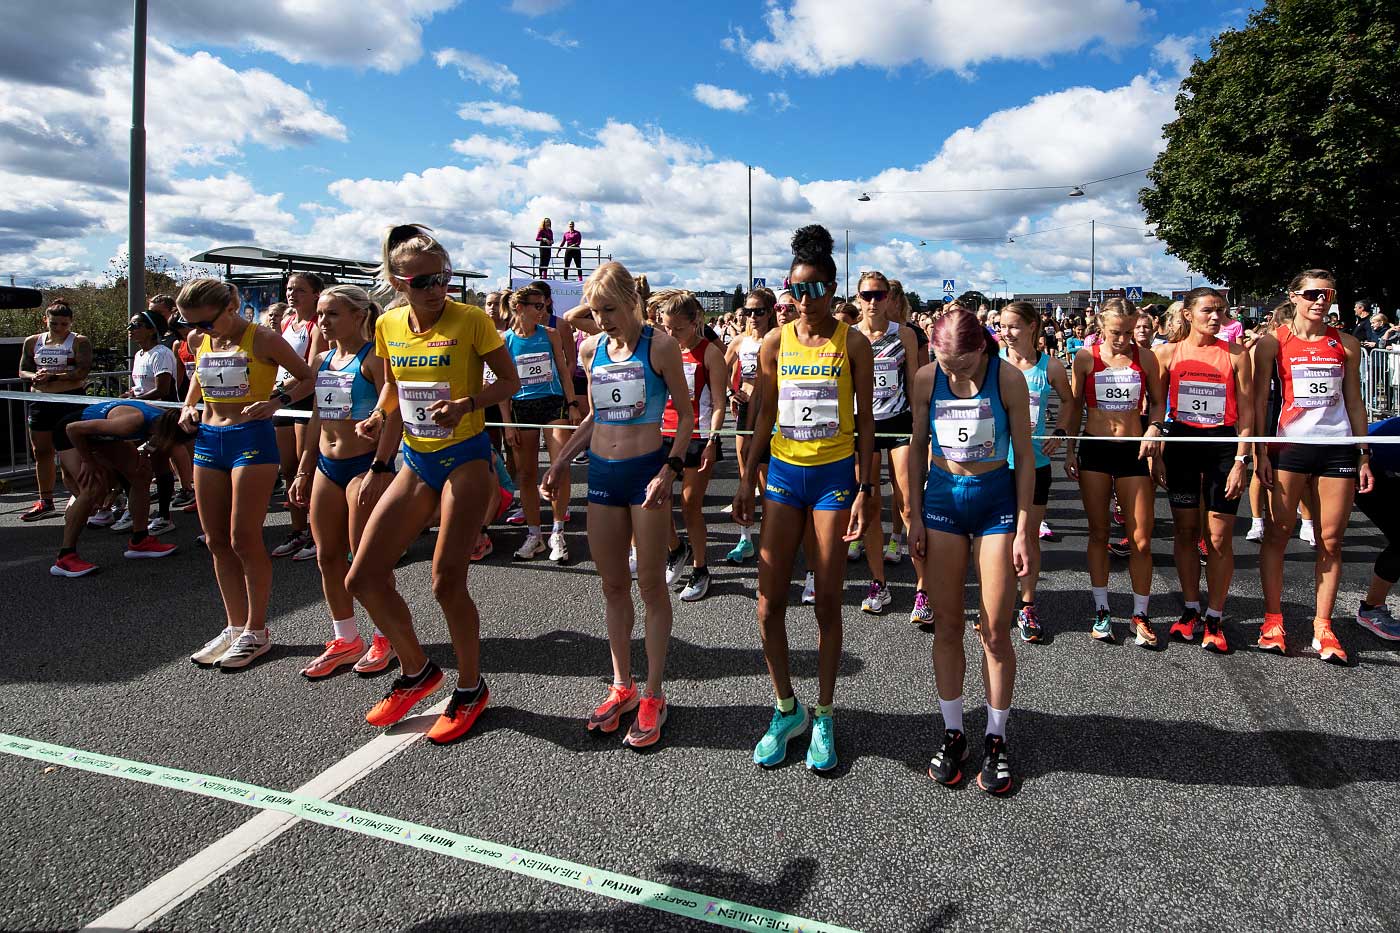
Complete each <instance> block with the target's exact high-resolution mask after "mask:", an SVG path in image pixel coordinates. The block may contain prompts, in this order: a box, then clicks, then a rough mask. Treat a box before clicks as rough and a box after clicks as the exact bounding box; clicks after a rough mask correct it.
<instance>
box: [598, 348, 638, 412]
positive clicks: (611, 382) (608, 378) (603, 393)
mask: <svg viewBox="0 0 1400 933" xmlns="http://www.w3.org/2000/svg"><path fill="white" fill-rule="evenodd" d="M592 379H593V417H594V419H595V420H597V421H602V422H617V421H631V420H632V419H633V418H637V417H640V416H641V415H642V414H643V413H645V412H646V408H647V400H646V377H645V374H644V373H643V372H642V364H641V363H640V362H639V361H637V360H627V361H626V362H623V363H608V364H606V365H604V366H595V367H594V368H593V376H592Z"/></svg>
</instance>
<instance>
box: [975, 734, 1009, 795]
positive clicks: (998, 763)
mask: <svg viewBox="0 0 1400 933" xmlns="http://www.w3.org/2000/svg"><path fill="white" fill-rule="evenodd" d="M985 747H986V751H985V752H984V753H983V758H982V773H981V774H979V775H977V786H978V787H980V788H982V789H983V790H984V791H986V792H987V793H989V794H1004V793H1006V792H1007V791H1009V790H1010V789H1011V759H1010V758H1009V757H1007V754H1006V739H1004V738H1002V737H1001V736H999V735H989V736H987V739H986V746H985Z"/></svg>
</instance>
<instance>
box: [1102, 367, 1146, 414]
mask: <svg viewBox="0 0 1400 933" xmlns="http://www.w3.org/2000/svg"><path fill="white" fill-rule="evenodd" d="M1094 401H1095V402H1096V403H1098V406H1099V407H1100V408H1102V409H1103V410H1104V411H1137V409H1138V406H1139V405H1140V404H1141V402H1142V375H1141V374H1140V373H1139V372H1138V371H1137V370H1135V369H1133V368H1132V367H1130V366H1120V367H1119V368H1117V369H1105V370H1104V371H1103V372H1098V373H1094Z"/></svg>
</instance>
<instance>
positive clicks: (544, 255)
mask: <svg viewBox="0 0 1400 933" xmlns="http://www.w3.org/2000/svg"><path fill="white" fill-rule="evenodd" d="M535 242H536V243H538V244H539V245H540V278H542V279H544V278H548V277H549V254H550V251H551V249H552V248H553V247H554V227H553V226H551V225H550V222H549V218H548V217H546V218H545V219H544V220H542V221H540V229H539V230H537V231H535ZM566 271H567V270H566Z"/></svg>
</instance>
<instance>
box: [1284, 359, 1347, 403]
mask: <svg viewBox="0 0 1400 933" xmlns="http://www.w3.org/2000/svg"><path fill="white" fill-rule="evenodd" d="M1341 398H1342V367H1341V365H1340V364H1338V363H1295V364H1293V406H1294V407H1295V408H1330V407H1332V406H1333V405H1336V404H1337V403H1338V402H1339V401H1341Z"/></svg>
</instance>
